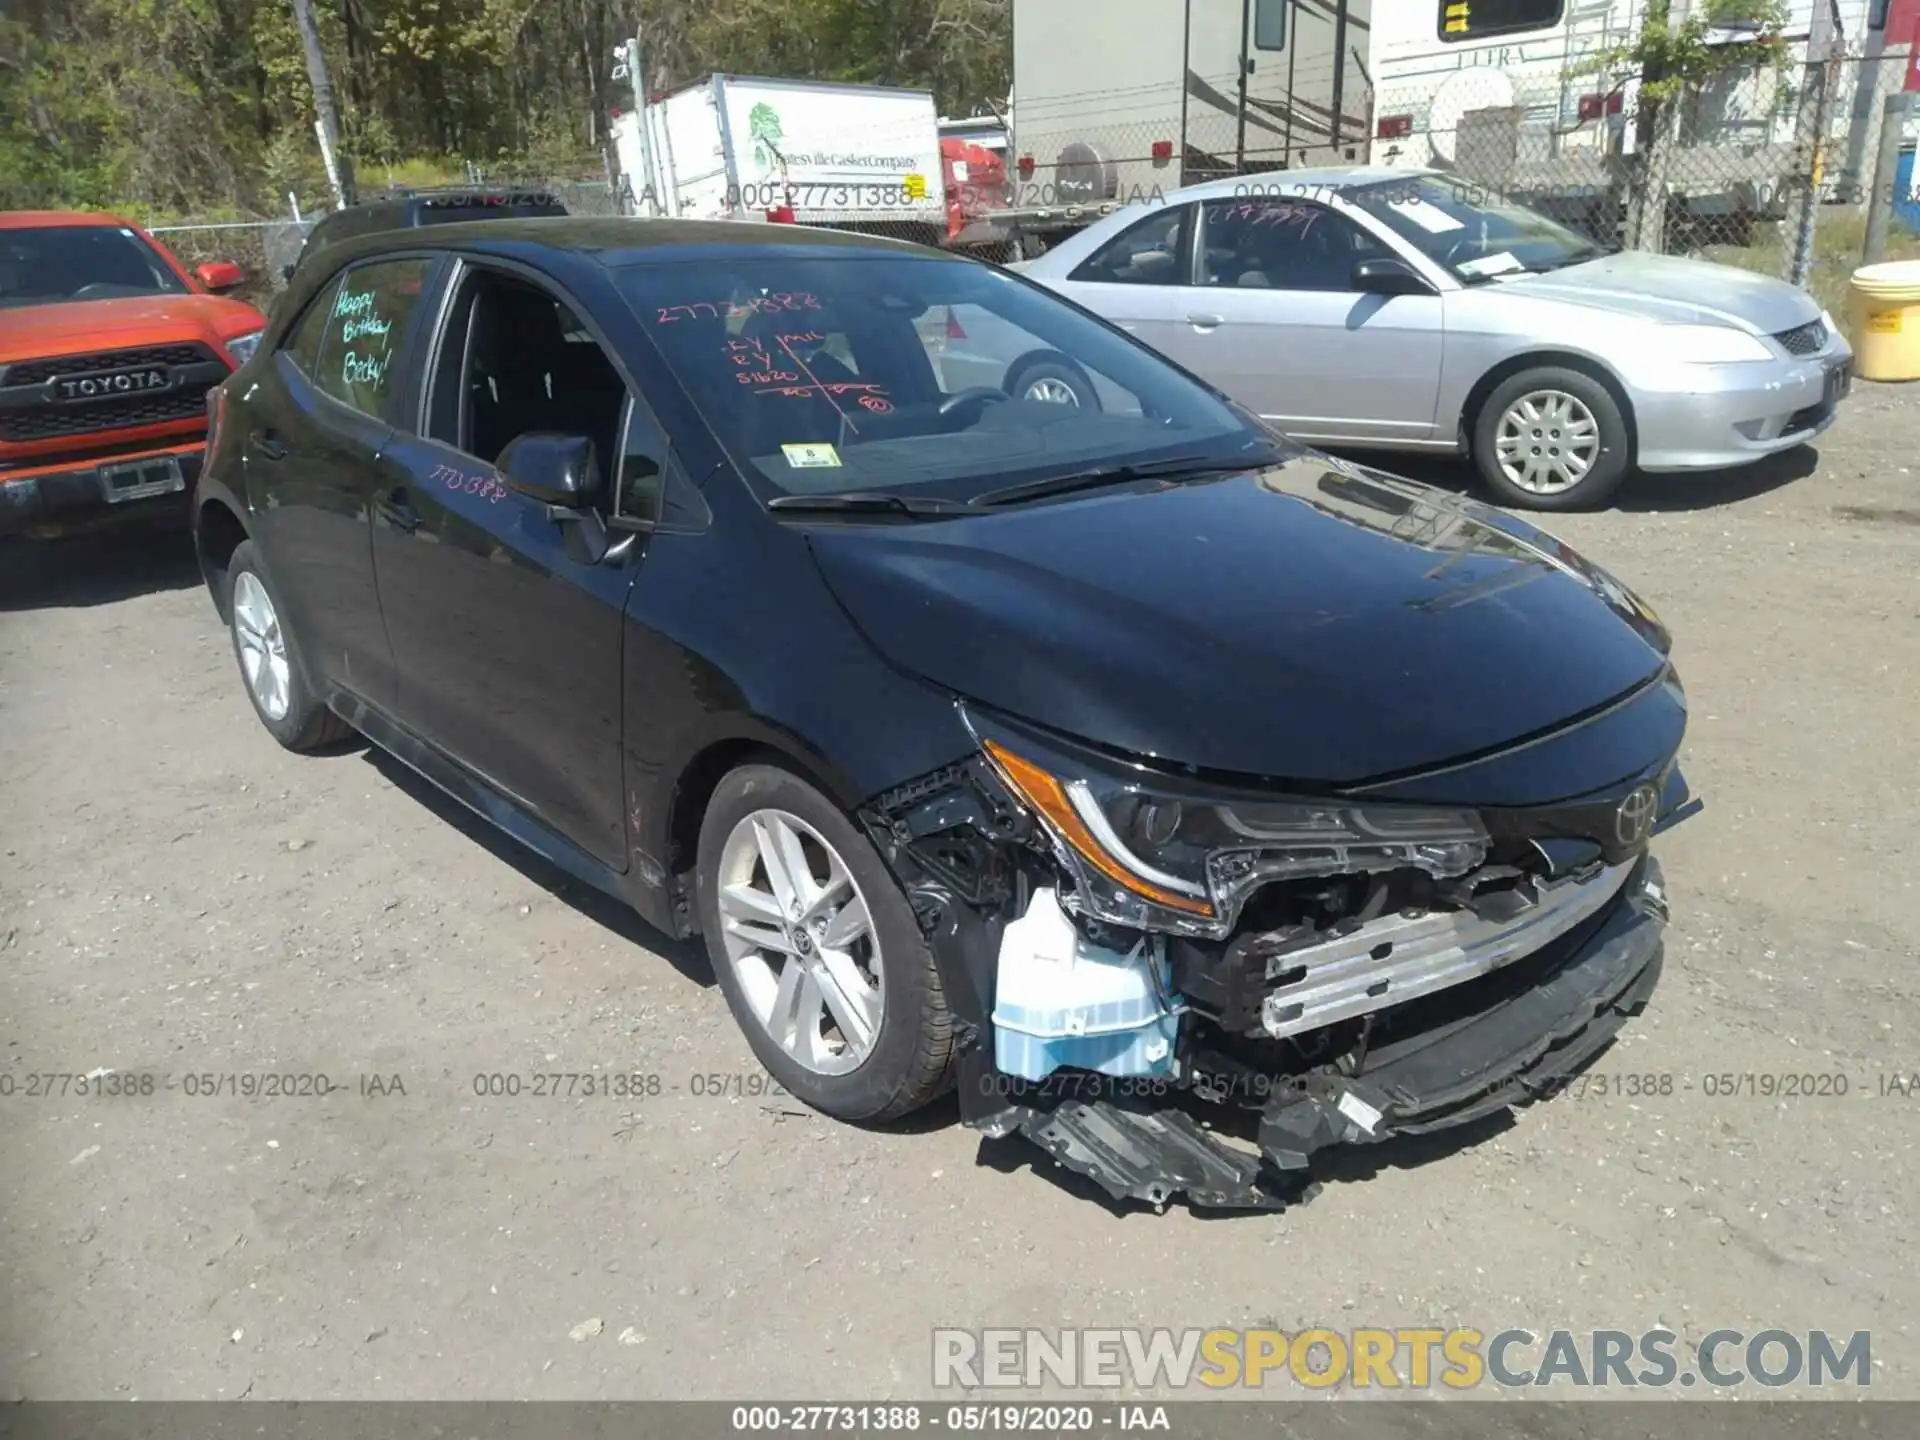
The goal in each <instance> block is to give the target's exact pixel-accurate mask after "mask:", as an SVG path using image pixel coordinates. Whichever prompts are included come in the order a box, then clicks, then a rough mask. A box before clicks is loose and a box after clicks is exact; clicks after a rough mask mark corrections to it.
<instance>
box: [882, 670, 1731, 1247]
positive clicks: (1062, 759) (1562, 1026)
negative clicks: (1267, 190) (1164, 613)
mask: <svg viewBox="0 0 1920 1440" xmlns="http://www.w3.org/2000/svg"><path fill="white" fill-rule="evenodd" d="M962 716H963V718H964V720H965V721H966V724H967V727H968V729H969V731H970V733H971V734H972V735H973V737H974V739H975V741H976V743H977V745H978V747H979V748H978V754H977V755H976V756H975V757H973V758H971V759H969V760H968V761H966V762H964V763H961V764H958V765H955V766H952V767H950V768H948V769H946V770H943V771H941V772H939V773H938V774H935V775H931V776H928V777H925V778H924V779H922V780H919V781H916V782H914V783H913V784H910V785H906V786H902V787H899V788H897V789H895V790H893V791H890V792H888V793H887V794H885V795H882V796H880V797H877V799H876V800H875V801H874V802H873V803H872V804H871V805H870V806H869V807H868V808H867V809H866V810H865V811H864V812H863V814H862V817H861V818H862V820H863V822H864V823H865V825H866V827H867V830H868V832H869V834H870V835H871V836H872V838H873V840H874V842H875V844H876V845H877V846H878V847H879V849H880V851H881V853H882V854H883V855H884V856H885V857H886V859H887V861H888V863H889V865H890V866H891V867H892V868H893V870H894V872H895V873H896V874H897V875H898V876H899V877H900V879H901V881H902V884H903V885H904V887H905V888H906V891H907V894H908V896H909V898H910V900H911V902H912V904H913V907H914V911H915V914H916V916H917V917H918V919H919V922H920V925H921V927H922V929H923V931H924V932H925V934H926V936H927V939H928V942H929V944H930V946H931V948H932V950H933V953H934V956H935V961H936V964H937V965H938V967H939V970H940V973H941V976H942V981H943V984H944V987H945V989H946V993H947V1000H948V1004H949V1006H950V1007H951V1009H952V1011H953V1014H954V1019H955V1025H956V1042H957V1046H958V1083H959V1088H960V1107H961V1115H962V1118H963V1119H964V1120H965V1122H966V1123H967V1124H968V1125H970V1126H972V1127H973V1128H975V1129H978V1130H980V1131H982V1132H984V1133H985V1134H987V1135H989V1136H995V1137H998V1136H1006V1135H1011V1134H1013V1133H1015V1132H1018V1133H1021V1134H1024V1135H1026V1136H1027V1137H1028V1138H1029V1139H1031V1140H1032V1141H1034V1142H1035V1143H1036V1144H1038V1145H1039V1146H1040V1148H1041V1149H1042V1150H1044V1151H1046V1152H1047V1153H1048V1154H1050V1155H1051V1156H1052V1157H1053V1158H1054V1159H1055V1160H1056V1161H1058V1162H1059V1163H1060V1164H1062V1165H1064V1166H1066V1167H1067V1168H1069V1169H1071V1170H1074V1171H1077V1172H1079V1173H1081V1174H1083V1175H1086V1176H1087V1177H1089V1178H1091V1179H1092V1180H1093V1181H1094V1182H1095V1183H1096V1184H1098V1185H1099V1186H1100V1187H1101V1188H1102V1189H1104V1190H1105V1191H1106V1192H1107V1193H1108V1194H1109V1195H1111V1196H1112V1197H1114V1198H1115V1199H1135V1200H1140V1201H1144V1202H1147V1203H1149V1204H1153V1205H1156V1206H1158V1205H1163V1204H1165V1203H1166V1202H1167V1201H1168V1200H1170V1199H1172V1198H1173V1197H1174V1196H1176V1195H1182V1194H1183V1195H1185V1197H1186V1198H1187V1200H1188V1201H1189V1203H1192V1204H1195V1205H1202V1206H1210V1207H1223V1208H1255V1209H1277V1208H1281V1207H1283V1206H1285V1205H1288V1204H1292V1203H1298V1202H1299V1201H1300V1200H1301V1199H1303V1198H1305V1197H1306V1196H1307V1195H1309V1194H1310V1193H1311V1190H1312V1187H1311V1185H1310V1183H1309V1170H1310V1166H1311V1163H1312V1160H1313V1157H1314V1156H1315V1155H1316V1154H1317V1153H1318V1152H1320V1151H1322V1150H1325V1149H1328V1148H1329V1147H1332V1146H1337V1145H1365V1144H1372V1143H1377V1142H1380V1141H1383V1140H1387V1139H1389V1138H1392V1137H1395V1136H1404V1135H1411V1134H1417V1133H1421V1132H1425V1131H1432V1130H1438V1129H1442V1128H1445V1127H1449V1126H1455V1125H1461V1124H1465V1123H1467V1122H1470V1121H1473V1120H1476V1119H1479V1118H1482V1117H1484V1116H1488V1115H1490V1114H1493V1113H1494V1112H1497V1111H1499V1110H1502V1109H1504V1108H1507V1107H1510V1106H1514V1105H1518V1104H1523V1103H1525V1102H1527V1101H1530V1100H1532V1099H1536V1098H1539V1097H1541V1096H1543V1095H1546V1094H1549V1093H1551V1092H1552V1091H1553V1090H1555V1089H1556V1088H1557V1087H1559V1086H1561V1085H1562V1084H1564V1083H1565V1081H1566V1080H1567V1078H1568V1077H1570V1076H1571V1075H1573V1074H1574V1073H1576V1072H1577V1071H1578V1070H1579V1069H1581V1068H1582V1067H1583V1066H1584V1065H1586V1064H1587V1063H1588V1062H1589V1061H1590V1060H1591V1059H1592V1058H1593V1057H1594V1056H1595V1055H1596V1054H1598V1053H1599V1052H1600V1051H1601V1050H1602V1049H1604V1048H1605V1047H1606V1045H1607V1044H1608V1043H1609V1042H1610V1041H1611V1040H1612V1038H1613V1036H1614V1034H1615V1033H1616V1032H1617V1031H1618V1030H1619V1029H1620V1027H1621V1025H1622V1024H1623V1023H1624V1022H1625V1020H1626V1018H1627V1017H1628V1016H1629V1015H1630V1014H1631V1013H1633V1012H1634V1011H1635V1010H1637V1009H1638V1008H1639V1007H1640V1006H1641V1005H1642V1004H1643V1003H1644V1002H1645V1001H1646V999H1647V997H1648V995H1649V994H1650V993H1651V992H1652V990H1653V987H1654V985H1655V983H1656V981H1657V979H1658V976H1659V972H1660V963H1661V936H1662V932H1663V930H1664V928H1665V923H1666V915H1667V912H1666V900H1665V894H1664V890H1663V887H1662V882H1661V876H1660V870H1659V866H1658V865H1657V863H1656V862H1655V861H1654V859H1653V858H1652V856H1651V855H1650V854H1649V853H1648V852H1647V848H1646V844H1647V840H1648V838H1649V837H1650V836H1651V834H1652V833H1654V831H1656V830H1658V829H1661V828H1664V827H1665V826H1667V825H1670V824H1671V823H1673V822H1674V821H1675V820H1677V819H1678V818H1680V816H1682V815H1683V814H1685V813H1689V812H1690V809H1691V808H1695V807H1694V806H1693V805H1691V804H1690V797H1689V796H1688V794H1687V790H1686V785H1685V782H1684V780H1683V779H1682V778H1681V777H1680V773H1679V770H1678V767H1677V765H1675V764H1674V763H1673V762H1672V760H1671V758H1670V757H1669V758H1668V759H1667V760H1666V762H1665V763H1663V764H1662V765H1661V766H1659V767H1657V768H1656V769H1655V770H1653V771H1651V772H1650V773H1646V774H1643V775H1641V776H1638V777H1636V778H1634V779H1633V780H1632V781H1631V783H1629V784H1628V785H1626V786H1625V787H1613V789H1612V790H1610V791H1608V792H1606V793H1603V794H1599V795H1593V796H1587V797H1583V798H1582V799H1581V800H1579V801H1578V802H1572V803H1563V804H1559V805H1554V806H1544V807H1530V808H1505V809H1499V808H1489V809H1473V808H1467V807H1460V806H1438V805H1426V804H1421V805H1414V804H1405V803H1388V802H1379V803H1376V802H1374V801H1373V800H1371V799H1367V800H1359V799H1354V798H1325V799H1320V798H1303V797H1299V796H1296V795H1291V794H1287V795H1281V794H1265V793H1257V792H1253V791H1251V790H1240V789H1233V788H1224V787H1221V786H1219V785H1218V784H1216V783H1215V782H1213V781H1212V780H1210V779H1208V778H1206V777H1202V776H1197V775H1189V774H1185V773H1183V772H1182V771H1181V770H1180V769H1179V767H1174V766H1165V765H1159V764H1149V763H1147V762H1144V761H1140V762H1129V761H1126V760H1122V759H1120V758H1118V757H1115V756H1113V755H1111V754H1109V753H1106V752H1103V751H1098V750H1095V749H1093V748H1091V747H1087V746H1084V745H1082V744H1080V743H1079V742H1074V741H1070V740H1067V739H1065V738H1064V737H1061V736H1058V735H1055V734H1052V733H1050V732H1044V731H1041V730H1038V729H1035V728H1031V727H1028V726H1025V725H1023V724H1015V723H1013V722H1009V721H1007V720H1005V719H1004V718H1001V717H996V716H989V715H988V714H986V713H984V712H982V711H980V710H977V709H974V708H971V707H965V706H963V707H962Z"/></svg>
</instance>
